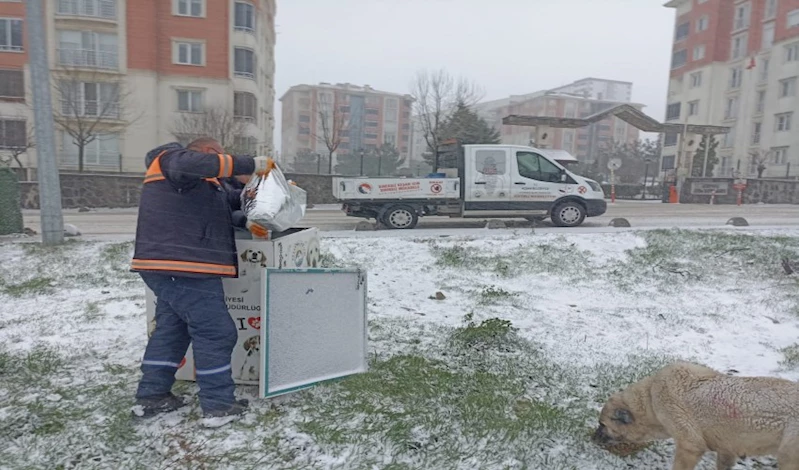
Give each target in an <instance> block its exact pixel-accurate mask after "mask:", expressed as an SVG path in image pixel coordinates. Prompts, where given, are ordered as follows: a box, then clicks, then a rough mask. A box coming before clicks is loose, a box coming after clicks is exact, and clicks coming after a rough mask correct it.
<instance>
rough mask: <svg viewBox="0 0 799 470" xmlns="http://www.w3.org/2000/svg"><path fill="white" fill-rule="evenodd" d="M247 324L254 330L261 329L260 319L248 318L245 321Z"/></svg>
mask: <svg viewBox="0 0 799 470" xmlns="http://www.w3.org/2000/svg"><path fill="white" fill-rule="evenodd" d="M247 323H249V324H250V326H251V327H253V328H255V329H256V330H260V329H261V317H250V318H248V319H247Z"/></svg>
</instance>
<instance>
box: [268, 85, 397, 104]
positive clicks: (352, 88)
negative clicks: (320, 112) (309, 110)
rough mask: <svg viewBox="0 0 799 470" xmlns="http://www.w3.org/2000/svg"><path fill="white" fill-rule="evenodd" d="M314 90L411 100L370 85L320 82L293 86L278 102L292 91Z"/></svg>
mask: <svg viewBox="0 0 799 470" xmlns="http://www.w3.org/2000/svg"><path fill="white" fill-rule="evenodd" d="M314 89H326V90H338V91H347V92H350V93H359V94H372V95H389V96H396V97H398V98H405V99H412V96H411V95H409V94H407V93H394V92H390V91H381V90H375V89H374V88H372V87H371V86H370V85H354V84H352V83H335V84H333V83H328V82H320V83H319V84H318V85H306V84H300V85H294V86H292V87H291V88H289V89H288V90H286V92H285V93H283V96H281V97H280V101H283V98H285V97H286V95H288V94H289V93H291V92H294V91H311V90H314Z"/></svg>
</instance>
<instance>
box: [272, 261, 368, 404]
mask: <svg viewBox="0 0 799 470" xmlns="http://www.w3.org/2000/svg"><path fill="white" fill-rule="evenodd" d="M265 278H266V279H265V289H264V292H265V296H264V297H265V298H264V307H263V310H262V316H263V317H262V319H261V374H260V396H261V397H264V398H265V397H271V396H275V395H280V394H284V393H289V392H293V391H296V390H299V389H302V388H306V387H310V386H312V385H315V384H317V383H319V382H324V381H326V380H332V379H337V378H341V377H346V376H348V375H353V374H358V373H362V372H365V371H366V368H367V364H366V358H367V350H366V338H367V331H366V273H365V272H363V271H361V270H352V269H266V272H265Z"/></svg>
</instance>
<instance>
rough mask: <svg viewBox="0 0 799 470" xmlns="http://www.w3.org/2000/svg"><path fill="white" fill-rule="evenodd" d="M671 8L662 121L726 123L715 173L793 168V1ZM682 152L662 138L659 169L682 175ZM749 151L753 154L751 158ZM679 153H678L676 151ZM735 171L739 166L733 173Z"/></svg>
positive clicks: (797, 28) (685, 156) (796, 103)
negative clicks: (672, 19)
mask: <svg viewBox="0 0 799 470" xmlns="http://www.w3.org/2000/svg"><path fill="white" fill-rule="evenodd" d="M666 7H669V8H673V9H674V10H675V17H676V21H675V30H674V46H673V51H672V61H671V71H670V80H669V91H668V98H667V100H668V101H667V111H666V121H667V122H672V123H681V124H683V123H687V124H711V125H721V126H727V127H730V128H731V130H730V133H729V134H727V135H720V136H718V137H717V139H718V140H719V146H718V149H717V153H718V157H719V160H720V161H719V165H718V166H717V167H716V169H715V172H714V173H715V176H730V175H733V174H734V173H736V171H740V174H741V175H743V176H752V175H756V174H757V166H758V163H759V162H761V161H762V162H763V163H765V166H766V170H765V172H764V176H770V177H784V176H796V175H797V174H799V132H797V130H799V127H797V126H799V123H797V122H795V120H796V119H797V118H799V116H797V112H798V111H799V97H798V96H797V80H798V79H799V0H672V1H670V2H668V3H666ZM699 141H700V138H698V136H691V135H689V136H687V137H686V142H685V151H684V153H680V151H681V149H682V148H683V146H682V145H681V144H680V142H679V136H678V135H676V134H666V135H665V136H664V138H663V146H664V150H663V165H662V166H663V169H664V170H666V171H668V170H672V169H675V168H676V167H679V168H677V169H678V171H677V173H678V175H680V176H687V175H688V168H690V165H691V158H692V156H693V155H694V153H695V148H696V146H697V144H698V143H699ZM753 156H754V157H753ZM678 157H679V158H678ZM736 174H737V173H736Z"/></svg>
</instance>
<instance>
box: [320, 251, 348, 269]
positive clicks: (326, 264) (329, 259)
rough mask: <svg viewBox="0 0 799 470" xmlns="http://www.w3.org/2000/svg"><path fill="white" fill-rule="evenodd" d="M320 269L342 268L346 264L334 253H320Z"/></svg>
mask: <svg viewBox="0 0 799 470" xmlns="http://www.w3.org/2000/svg"><path fill="white" fill-rule="evenodd" d="M319 267H320V268H341V267H344V263H343V262H342V261H341V260H340V259H338V258H337V257H336V256H335V255H334V254H333V253H330V252H329V251H323V252H321V253H319Z"/></svg>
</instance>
